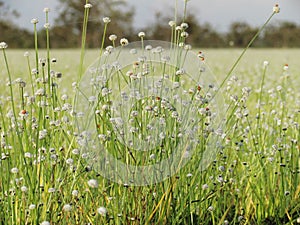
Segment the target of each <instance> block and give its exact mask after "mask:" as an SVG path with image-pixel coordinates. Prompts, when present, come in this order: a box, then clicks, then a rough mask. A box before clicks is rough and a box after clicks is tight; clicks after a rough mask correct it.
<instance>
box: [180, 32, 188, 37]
mask: <svg viewBox="0 0 300 225" xmlns="http://www.w3.org/2000/svg"><path fill="white" fill-rule="evenodd" d="M180 36H181V37H183V38H187V37H188V36H189V33H188V32H186V31H183V32H182V33H181V34H180Z"/></svg>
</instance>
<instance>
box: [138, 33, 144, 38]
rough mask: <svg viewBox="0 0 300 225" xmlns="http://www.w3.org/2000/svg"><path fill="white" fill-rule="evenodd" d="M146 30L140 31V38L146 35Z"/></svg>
mask: <svg viewBox="0 0 300 225" xmlns="http://www.w3.org/2000/svg"><path fill="white" fill-rule="evenodd" d="M145 35H146V34H145V32H139V34H138V36H139V37H140V38H143V37H145Z"/></svg>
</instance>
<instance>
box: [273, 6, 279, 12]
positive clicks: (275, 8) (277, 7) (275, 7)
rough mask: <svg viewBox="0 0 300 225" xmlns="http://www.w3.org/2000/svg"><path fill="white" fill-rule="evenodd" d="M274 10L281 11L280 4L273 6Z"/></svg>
mask: <svg viewBox="0 0 300 225" xmlns="http://www.w3.org/2000/svg"><path fill="white" fill-rule="evenodd" d="M273 12H274V13H279V12H280V8H279V4H275V6H274V7H273Z"/></svg>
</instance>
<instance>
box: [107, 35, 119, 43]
mask: <svg viewBox="0 0 300 225" xmlns="http://www.w3.org/2000/svg"><path fill="white" fill-rule="evenodd" d="M117 38H118V37H117V35H115V34H112V35H109V37H108V39H109V40H110V41H115V40H117Z"/></svg>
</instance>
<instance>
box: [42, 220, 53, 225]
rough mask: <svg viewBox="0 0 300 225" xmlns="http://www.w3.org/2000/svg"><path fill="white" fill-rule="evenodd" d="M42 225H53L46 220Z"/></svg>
mask: <svg viewBox="0 0 300 225" xmlns="http://www.w3.org/2000/svg"><path fill="white" fill-rule="evenodd" d="M40 225H51V224H50V222H48V221H46V220H45V221H43V222H42V223H41V224H40Z"/></svg>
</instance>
